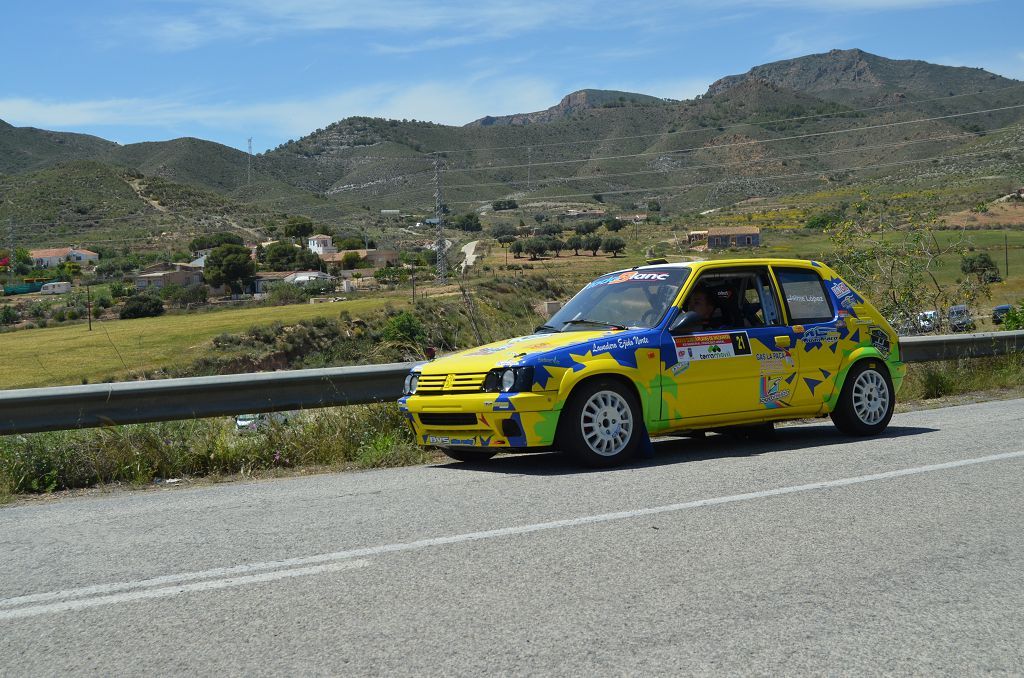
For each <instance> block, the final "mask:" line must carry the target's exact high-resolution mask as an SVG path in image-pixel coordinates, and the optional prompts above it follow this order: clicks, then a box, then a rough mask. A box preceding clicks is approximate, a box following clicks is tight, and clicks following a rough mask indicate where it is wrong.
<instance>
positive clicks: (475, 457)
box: [442, 447, 498, 464]
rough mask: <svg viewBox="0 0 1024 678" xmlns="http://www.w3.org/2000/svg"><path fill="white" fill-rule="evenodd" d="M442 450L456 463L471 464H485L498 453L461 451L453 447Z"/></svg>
mask: <svg viewBox="0 0 1024 678" xmlns="http://www.w3.org/2000/svg"><path fill="white" fill-rule="evenodd" d="M442 450H443V451H444V453H445V454H447V455H448V456H449V457H451V458H452V459H454V460H455V461H462V462H466V463H469V464H473V463H480V462H485V461H487V460H488V459H490V458H491V457H493V456H494V455H496V454H497V453H498V452H497V451H496V450H495V451H493V452H492V451H491V450H460V449H456V448H452V447H444V448H442Z"/></svg>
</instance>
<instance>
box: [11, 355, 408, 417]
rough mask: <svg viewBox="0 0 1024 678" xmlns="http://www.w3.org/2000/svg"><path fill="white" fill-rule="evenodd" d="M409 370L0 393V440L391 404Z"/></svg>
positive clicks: (398, 366) (366, 368)
mask: <svg viewBox="0 0 1024 678" xmlns="http://www.w3.org/2000/svg"><path fill="white" fill-rule="evenodd" d="M416 364H417V363H391V364H387V365H358V366H354V367H329V368H323V369H315V370H288V371H282V372H257V373H255V374H231V375H225V376H218V377H190V378H187V379H155V380H153V381H126V382H116V383H112V384H89V385H86V386H58V387H52V388H26V389H15V390H11V391H0V435H3V434H11V433H37V432H40V431H60V430H64V429H72V428H90V427H95V426H110V425H119V424H138V423H143V422H155V421H171V420H175V419H195V418H201V417H217V416H223V415H234V414H241V413H247V412H275V411H282V410H299V409H313V408H318V407H333V406H336V405H359V404H363V403H373V402H381V401H386V400H392V401H393V400H397V399H398V398H399V397H400V396H401V395H402V385H403V383H404V382H405V376H406V375H407V374H408V373H409V369H410V368H412V366H413V365H416Z"/></svg>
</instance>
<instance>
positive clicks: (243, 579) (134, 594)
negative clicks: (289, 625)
mask: <svg viewBox="0 0 1024 678" xmlns="http://www.w3.org/2000/svg"><path fill="white" fill-rule="evenodd" d="M1021 457H1024V450H1018V451H1016V452H1004V453H1001V454H992V455H988V456H985V457H975V458H972V459H959V460H956V461H949V462H944V463H941V464H929V465H927V466H915V467H912V468H906V469H899V470H896V471H884V472H882V473H872V474H869V475H862V476H852V477H849V478H839V479H836V480H824V481H821V482H816V483H807V484H805V485H791V486H789V487H779V488H775V489H771V490H760V491H757V492H748V493H745V494H734V495H729V496H725V497H714V498H711V499H698V500H695V501H688V502H682V503H679V504H667V505H664V506H654V507H650V508H641V509H633V510H629V511H617V512H614V513H600V514H597V515H591V516H581V517H579V518H568V519H565V520H554V521H551V522H546V523H535V524H532V525H517V526H514V527H503V528H498V529H494V530H484V531H481V532H467V533H464V534H455V535H450V536H447V537H433V538H430V539H420V540H418V541H411V542H402V543H397V544H383V545H380V546H370V547H366V548H359V549H349V550H346V551H335V552H333V553H321V554H317V555H312V556H303V557H300V558H288V559H285V560H275V561H269V562H263V563H249V564H246V565H236V566H233V567H221V568H214V569H211V570H203V571H200V572H183V573H180V574H172V575H167V576H163V577H154V578H151V579H142V580H138V581H129V582H117V583H111V584H97V585H95V586H85V587H82V588H77V589H66V590H63V591H52V592H47V593H36V594H31V595H25V596H18V597H16V598H6V599H2V600H0V608H12V607H13V608H16V609H12V610H4V609H0V620H3V619H15V618H18V617H23V616H30V615H29V614H23V613H28V612H29V611H32V610H39V611H38V612H33V614H44V613H47V612H63V611H66V610H75V609H80V608H83V607H91V606H92V605H93V604H100V605H104V604H108V603H116V602H125V601H128V600H138V599H144V598H151V597H164V596H166V595H176V594H175V593H173V592H181V593H187V592H190V591H201V590H207V589H215V588H224V586H237V585H242V584H247V583H258V582H263V581H273V580H275V579H284V578H286V577H292V576H304V575H307V574H317V573H319V572H321V571H323V572H329V571H332V570H331V569H323V570H320V569H318V568H317V567H313V566H318V565H321V566H324V567H325V568H326V567H328V566H327V565H325V564H331V563H340V562H342V561H351V560H354V559H357V558H369V557H373V556H380V555H385V554H388V553H398V552H402V551H418V550H421V549H426V548H430V547H433V546H443V545H447V544H460V543H464V542H471V541H481V540H484V539H495V538H498V537H509V536H515V535H521V534H531V533H534V532H544V531H546V530H556V529H561V528H566V527H576V526H579V525H591V524H595V523H607V522H612V521H616V520H626V519H630V518H638V517H641V516H650V515H657V514H660V513H672V512H676V511H685V510H687V509H693V508H701V507H705V506H717V505H720V504H733V503H737V502H742V501H751V500H753V499H764V498H766V497H775V496H780V495H785V494H795V493H798V492H812V491H817V490H827V489H831V488H836V487H846V486H848V485H859V484H862V483H870V482H875V481H878V480H889V479H892V478H902V477H904V476H914V475H920V474H923V473H932V472H935V471H944V470H948V469H956V468H962V467H965V466H974V465H977V464H987V463H992V462H997V461H1004V460H1008V459H1019V458H1021ZM267 570H272V572H266V571H267ZM251 572H264V574H254V575H246V573H251ZM292 573H297V574H292ZM235 575H242V576H235ZM201 579H212V580H213V581H207V582H197V583H193V584H185V585H183V586H173V585H175V584H178V583H180V582H188V581H195V580H201ZM223 582H232V583H230V584H223ZM234 582H238V583H234ZM168 585H172V586H168ZM132 589H142V590H140V591H132ZM161 591H172V593H157V592H161ZM118 592H126V593H118ZM114 594H117V595H114ZM150 594H151V595H150ZM88 596H92V597H91V598H87V597H88ZM96 596H99V597H96ZM75 599H82V600H75ZM47 601H59V602H57V603H53V604H45V605H39V604H38V603H46V602H47ZM92 601H103V602H99V603H93V602H92ZM33 604H35V605H33ZM22 605H32V606H31V607H17V606H22Z"/></svg>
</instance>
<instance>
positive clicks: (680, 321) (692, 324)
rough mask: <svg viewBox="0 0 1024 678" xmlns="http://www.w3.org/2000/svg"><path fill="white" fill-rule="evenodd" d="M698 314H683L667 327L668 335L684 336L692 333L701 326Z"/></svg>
mask: <svg viewBox="0 0 1024 678" xmlns="http://www.w3.org/2000/svg"><path fill="white" fill-rule="evenodd" d="M701 322H702V320H701V317H700V314H699V313H697V312H696V311H687V312H686V313H683V314H682V315H680V316H679V317H677V318H676V319H675V320H673V321H672V324H671V325H669V326H668V331H669V334H686V333H687V332H692V331H694V330H695V329H697V328H699V327H700V326H701Z"/></svg>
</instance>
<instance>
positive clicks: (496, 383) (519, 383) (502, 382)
mask: <svg viewBox="0 0 1024 678" xmlns="http://www.w3.org/2000/svg"><path fill="white" fill-rule="evenodd" d="M532 388H533V368H532V367H504V368H499V369H496V370H491V371H490V372H488V374H487V378H486V379H484V391H489V392H491V393H494V392H501V393H510V392H513V391H515V392H518V391H529V390H531V389H532Z"/></svg>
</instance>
